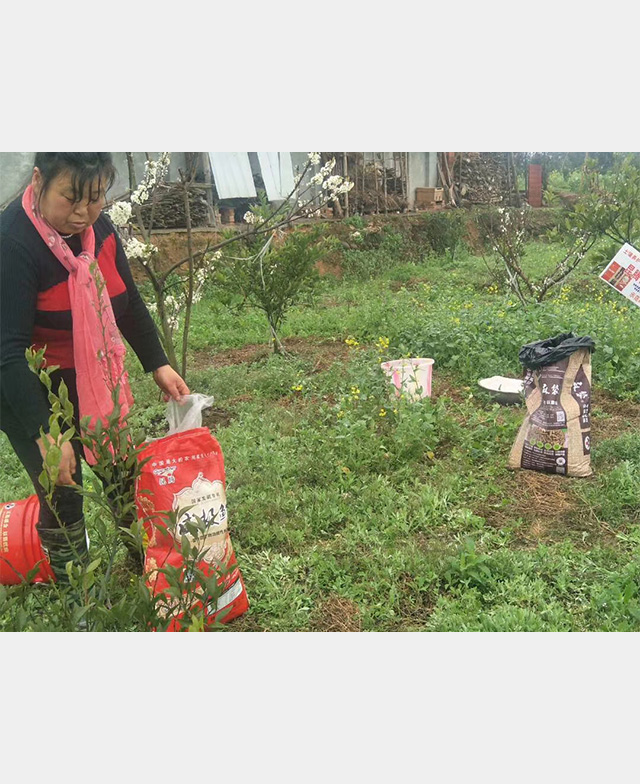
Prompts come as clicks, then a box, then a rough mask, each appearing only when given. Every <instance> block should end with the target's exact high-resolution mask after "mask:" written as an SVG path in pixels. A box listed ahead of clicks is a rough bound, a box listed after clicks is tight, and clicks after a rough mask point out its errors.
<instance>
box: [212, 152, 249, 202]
mask: <svg viewBox="0 0 640 784" xmlns="http://www.w3.org/2000/svg"><path fill="white" fill-rule="evenodd" d="M209 160H210V161H211V168H212V170H213V179H214V180H215V183H216V190H217V191H218V197H219V198H220V199H237V198H242V197H243V196H257V195H258V194H257V193H256V186H255V185H254V182H253V174H252V173H251V164H250V163H249V154H248V153H246V152H210V153H209Z"/></svg>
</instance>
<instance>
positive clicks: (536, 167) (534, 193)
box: [527, 163, 542, 207]
mask: <svg viewBox="0 0 640 784" xmlns="http://www.w3.org/2000/svg"><path fill="white" fill-rule="evenodd" d="M527 201H528V202H529V204H530V205H531V206H532V207H542V165H541V164H539V163H530V164H529V188H528V190H527Z"/></svg>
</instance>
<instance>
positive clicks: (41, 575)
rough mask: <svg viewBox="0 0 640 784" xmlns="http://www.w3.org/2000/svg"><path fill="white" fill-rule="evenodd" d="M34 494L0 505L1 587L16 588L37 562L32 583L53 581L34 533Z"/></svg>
mask: <svg viewBox="0 0 640 784" xmlns="http://www.w3.org/2000/svg"><path fill="white" fill-rule="evenodd" d="M39 511H40V502H39V501H38V496H37V495H31V496H29V498H26V499H25V500H24V501H12V502H11V503H8V504H2V505H0V585H18V584H19V583H21V582H24V580H25V578H26V576H27V574H28V573H29V572H30V571H31V570H32V569H33V568H34V567H35V566H36V564H37V563H38V561H40V562H41V563H40V571H39V572H38V574H37V575H36V576H35V577H34V578H33V582H34V583H43V582H48V581H49V580H55V577H54V576H53V572H52V571H51V567H50V566H49V562H48V561H47V557H46V555H45V554H44V550H43V549H42V545H41V544H40V537H39V536H38V532H37V530H36V523H37V522H38V513H39Z"/></svg>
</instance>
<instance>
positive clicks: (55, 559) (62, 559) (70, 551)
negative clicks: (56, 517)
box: [37, 520, 90, 585]
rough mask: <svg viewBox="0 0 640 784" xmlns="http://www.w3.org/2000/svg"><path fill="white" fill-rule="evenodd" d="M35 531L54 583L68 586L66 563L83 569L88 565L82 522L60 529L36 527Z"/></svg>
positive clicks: (85, 534) (87, 549)
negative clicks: (53, 577)
mask: <svg viewBox="0 0 640 784" xmlns="http://www.w3.org/2000/svg"><path fill="white" fill-rule="evenodd" d="M37 529H38V535H39V536H40V541H41V543H42V549H43V550H44V551H45V554H46V556H47V559H48V561H49V564H50V566H51V571H52V572H53V573H54V575H55V578H56V581H57V582H58V583H59V584H60V585H69V576H68V574H67V569H66V565H67V563H68V562H69V561H73V563H74V564H80V565H82V566H84V567H85V568H86V567H87V566H89V563H90V560H89V547H88V542H87V531H86V528H85V525H84V520H78V521H77V522H76V523H71V524H69V525H66V526H61V527H60V528H40V526H39V525H38V526H37Z"/></svg>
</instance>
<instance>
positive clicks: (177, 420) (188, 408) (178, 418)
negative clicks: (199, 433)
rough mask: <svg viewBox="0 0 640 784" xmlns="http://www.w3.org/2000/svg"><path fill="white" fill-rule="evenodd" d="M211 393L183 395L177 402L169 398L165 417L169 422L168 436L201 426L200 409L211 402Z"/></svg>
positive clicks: (207, 406) (206, 406)
mask: <svg viewBox="0 0 640 784" xmlns="http://www.w3.org/2000/svg"><path fill="white" fill-rule="evenodd" d="M213 399H214V398H213V395H201V394H200V393H196V394H193V395H183V397H182V401H181V402H180V403H177V402H176V401H175V400H170V401H169V402H168V403H167V412H166V417H167V421H168V422H169V432H168V433H167V435H168V436H173V435H175V434H176V433H183V432H184V431H185V430H192V429H193V428H195V427H202V411H203V409H205V408H209V406H211V405H212V404H213Z"/></svg>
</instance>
